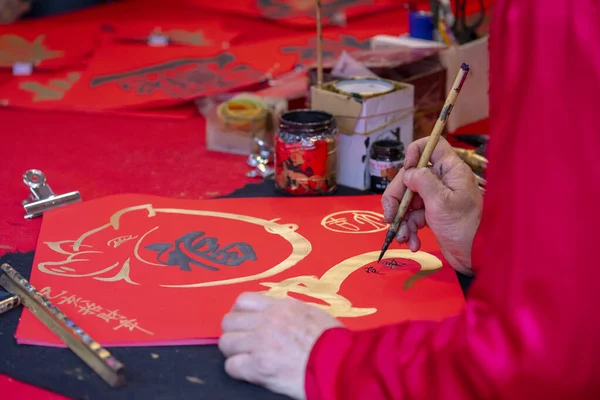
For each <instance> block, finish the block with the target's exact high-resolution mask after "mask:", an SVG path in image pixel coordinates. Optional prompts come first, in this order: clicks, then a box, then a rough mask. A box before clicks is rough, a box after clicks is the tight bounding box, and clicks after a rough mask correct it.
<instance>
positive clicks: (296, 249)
mask: <svg viewBox="0 0 600 400" xmlns="http://www.w3.org/2000/svg"><path fill="white" fill-rule="evenodd" d="M134 211H146V212H147V217H148V218H152V217H155V216H156V215H157V214H161V213H162V214H176V215H190V216H205V217H215V218H225V219H231V220H237V221H242V222H247V223H251V224H255V225H259V226H262V227H263V228H264V229H265V230H266V231H267V232H268V233H271V234H275V235H279V236H281V237H282V238H283V239H285V240H287V241H288V242H289V243H290V244H291V245H292V252H291V254H290V255H289V256H288V257H287V258H286V259H285V260H283V261H282V262H280V263H279V264H276V265H275V266H274V267H272V268H270V269H268V270H266V271H263V272H261V273H258V274H254V275H250V276H244V277H239V278H232V279H223V280H216V281H210V282H200V283H193V284H186V285H160V286H162V287H170V288H197V287H209V286H220V285H232V284H236V283H243V282H250V281H254V280H259V279H265V278H268V277H271V276H273V275H276V274H279V273H281V272H283V271H285V270H287V269H289V268H291V267H293V266H294V265H296V264H297V263H298V262H300V261H301V260H303V259H304V258H305V257H306V256H307V255H308V254H309V253H310V252H311V251H312V246H311V244H310V242H309V241H308V240H307V239H306V238H304V237H303V236H302V235H300V234H298V233H297V232H296V230H297V229H298V226H297V225H293V224H288V225H285V224H279V223H277V222H276V221H278V220H279V218H277V219H274V220H270V221H267V220H264V219H261V218H256V217H251V216H247V215H238V214H231V213H223V212H216V211H207V210H184V209H177V208H154V207H153V206H152V205H151V204H144V205H140V206H133V207H127V208H124V209H122V210H120V211H117V212H116V213H114V214H113V215H112V216H111V217H110V219H109V222H108V223H107V224H105V225H102V226H99V227H97V228H94V229H91V230H89V231H87V232H85V233H84V234H82V235H81V236H80V237H79V238H78V239H77V240H74V241H72V240H67V241H61V242H46V243H45V244H46V245H47V246H48V247H50V248H51V249H52V250H54V251H55V252H57V253H59V254H64V255H68V257H67V259H66V260H63V261H59V262H41V263H39V264H38V268H39V270H40V271H41V272H44V273H47V274H51V275H61V276H66V277H74V278H81V277H93V279H96V280H103V281H109V282H116V281H119V280H124V281H126V282H128V283H133V284H135V283H134V282H133V281H132V280H131V279H130V278H129V273H130V266H129V261H130V259H129V258H128V259H127V260H126V261H125V262H124V263H123V266H122V267H121V270H120V271H119V272H118V273H117V275H115V276H113V277H110V278H107V277H100V275H103V274H105V273H108V272H110V271H112V270H113V269H115V268H117V267H118V265H119V263H116V264H113V265H111V266H109V267H106V268H103V269H101V270H100V271H96V272H92V273H88V274H79V275H76V274H68V273H59V272H56V271H53V270H51V269H50V267H53V266H57V265H64V264H69V263H75V262H82V261H89V259H80V258H77V257H78V256H81V255H85V254H89V253H92V252H94V253H100V254H102V253H103V252H102V251H96V250H94V251H84V250H82V248H84V247H90V246H88V245H86V244H84V241H85V240H86V239H89V238H90V237H91V236H92V235H94V234H96V233H99V232H101V231H103V230H105V229H112V230H114V231H118V230H119V228H120V222H121V217H122V216H123V215H125V214H127V213H131V212H134ZM157 228H158V227H155V228H153V229H151V230H150V231H148V232H146V233H145V234H144V235H142V236H141V237H140V239H139V240H138V241H137V243H136V245H135V247H134V251H133V255H132V256H133V257H135V258H136V259H137V260H139V261H140V262H143V263H145V264H150V265H158V264H153V263H150V262H148V261H146V260H144V259H143V258H142V257H141V256H140V254H139V247H140V245H141V243H142V240H143V239H144V238H145V237H146V236H147V235H148V234H150V233H151V232H152V231H154V230H155V229H157ZM70 243H72V248H73V251H71V252H68V251H65V250H64V249H63V248H62V247H61V246H62V244H70ZM161 266H163V265H162V264H161Z"/></svg>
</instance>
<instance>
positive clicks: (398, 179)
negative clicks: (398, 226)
mask: <svg viewBox="0 0 600 400" xmlns="http://www.w3.org/2000/svg"><path fill="white" fill-rule="evenodd" d="M403 175H404V168H400V171H398V174H396V176H395V177H394V179H392V181H391V182H390V183H389V184H388V186H387V188H386V189H385V191H384V192H383V195H382V196H381V205H382V207H383V216H384V220H385V222H387V223H388V224H391V223H392V222H393V221H394V218H395V217H396V214H397V213H398V207H399V206H400V201H401V200H402V196H404V192H405V191H406V186H405V185H404V181H403V178H402V176H403Z"/></svg>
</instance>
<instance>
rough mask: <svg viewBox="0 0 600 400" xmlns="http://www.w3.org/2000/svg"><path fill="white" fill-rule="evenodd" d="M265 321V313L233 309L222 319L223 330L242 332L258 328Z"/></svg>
mask: <svg viewBox="0 0 600 400" xmlns="http://www.w3.org/2000/svg"><path fill="white" fill-rule="evenodd" d="M263 321H264V317H263V314H261V313H257V312H242V311H232V312H230V313H228V314H225V316H224V317H223V320H222V321H221V329H222V330H223V332H241V331H251V330H254V329H256V328H257V327H258V326H260V325H261V324H262V322H263Z"/></svg>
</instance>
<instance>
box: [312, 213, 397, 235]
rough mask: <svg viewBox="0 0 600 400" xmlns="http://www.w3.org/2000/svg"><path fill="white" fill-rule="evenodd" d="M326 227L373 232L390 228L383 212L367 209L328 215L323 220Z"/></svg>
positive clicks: (353, 231)
mask: <svg viewBox="0 0 600 400" xmlns="http://www.w3.org/2000/svg"><path fill="white" fill-rule="evenodd" d="M321 225H322V226H323V227H324V228H325V229H329V230H330V231H333V232H340V233H373V232H381V231H384V230H386V229H388V227H389V225H388V224H386V223H385V222H383V214H380V213H376V212H373V211H365V210H348V211H341V212H336V213H333V214H331V215H328V216H326V217H325V218H323V220H322V221H321Z"/></svg>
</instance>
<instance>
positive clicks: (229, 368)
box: [225, 353, 255, 383]
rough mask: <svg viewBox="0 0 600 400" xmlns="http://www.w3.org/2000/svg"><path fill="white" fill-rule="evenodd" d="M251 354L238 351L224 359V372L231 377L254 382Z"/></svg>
mask: <svg viewBox="0 0 600 400" xmlns="http://www.w3.org/2000/svg"><path fill="white" fill-rule="evenodd" d="M253 370H254V368H253V362H252V356H251V355H250V354H248V353H240V354H236V355H234V356H231V357H229V358H227V359H226V360H225V372H227V375H229V376H231V377H232V378H233V379H238V380H241V381H246V382H250V383H255V382H254V381H255V377H254V374H253Z"/></svg>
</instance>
